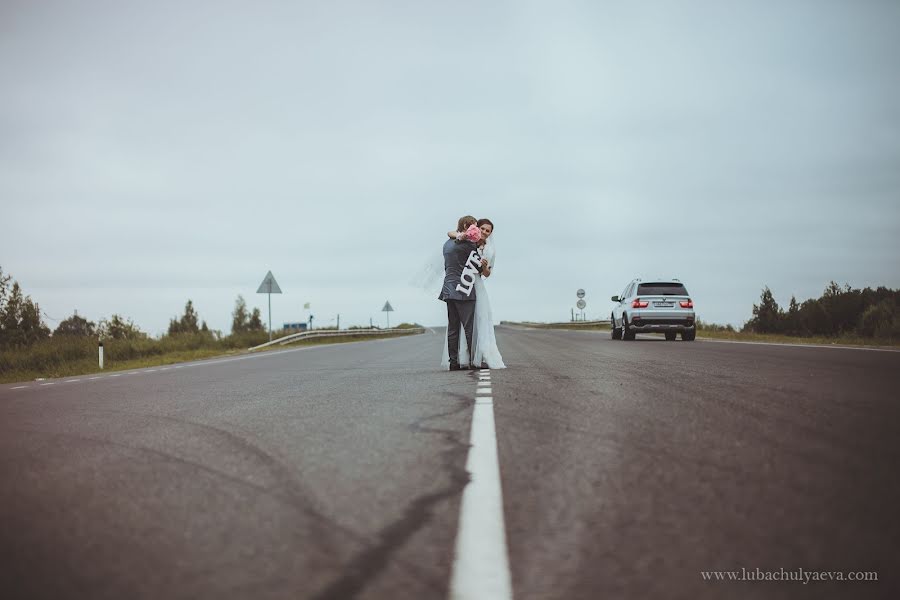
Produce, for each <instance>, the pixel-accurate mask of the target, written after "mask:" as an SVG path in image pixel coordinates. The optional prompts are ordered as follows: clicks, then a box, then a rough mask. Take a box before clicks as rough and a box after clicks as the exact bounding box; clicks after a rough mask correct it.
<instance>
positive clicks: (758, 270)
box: [0, 0, 900, 333]
mask: <svg viewBox="0 0 900 600" xmlns="http://www.w3.org/2000/svg"><path fill="white" fill-rule="evenodd" d="M898 58H900V3H897V2H890V1H883V2H879V1H875V0H870V1H865V2H849V1H844V2H827V1H822V0H815V1H809V2H795V1H788V2H751V1H749V0H748V1H745V2H728V1H709V2H669V1H660V2H597V1H586V2H559V1H553V2H520V1H509V2H481V1H479V2H474V1H471V2H466V1H462V2H422V1H411V0H410V1H406V2H341V1H336V2H334V1H332V2H317V3H305V2H286V1H285V2H262V1H257V2H222V1H216V2H208V3H204V2H189V3H184V2H160V1H154V2H140V3H138V2H123V1H119V0H117V1H108V2H96V1H86V0H85V1H79V2H64V1H57V2H36V1H30V0H29V1H15V2H10V1H9V0H2V2H0V81H2V91H0V203H2V206H0V209H2V210H0V219H2V227H0V265H2V267H3V269H4V271H6V272H8V273H11V274H12V275H13V276H14V277H15V278H16V279H18V280H19V281H20V282H21V283H22V285H23V286H24V288H25V292H26V293H28V294H30V295H31V296H32V297H33V298H34V299H35V300H37V301H38V302H39V303H40V304H41V307H42V309H43V310H44V311H45V312H46V313H47V314H48V315H49V316H50V317H53V318H55V319H61V318H64V317H66V316H68V315H71V314H72V311H73V310H74V309H78V311H79V314H82V315H84V316H87V317H88V318H91V319H94V320H96V319H99V318H100V317H103V316H109V315H110V314H112V313H114V312H116V313H120V314H123V315H125V316H128V317H131V318H133V319H134V320H135V322H136V323H137V324H138V325H140V326H141V327H142V328H143V329H144V330H146V331H149V332H151V333H160V332H162V331H164V330H165V328H166V325H167V323H168V319H169V318H170V317H172V316H175V315H177V314H180V313H181V311H182V309H183V306H184V303H185V301H186V300H187V299H188V298H192V299H193V300H194V303H195V305H196V307H197V309H198V311H199V313H200V315H201V317H202V318H204V319H206V320H207V321H208V323H209V325H210V326H211V327H213V328H217V329H223V330H225V331H226V332H227V330H228V329H229V327H230V312H231V310H232V308H233V304H234V299H235V297H236V296H237V294H239V293H240V294H243V295H244V296H245V298H247V300H248V302H249V303H251V305H254V304H255V305H257V306H260V307H262V308H263V310H264V313H265V296H257V295H256V294H255V293H254V292H255V291H256V288H257V286H258V285H259V283H260V281H261V280H262V278H263V276H264V275H265V273H266V271H267V270H269V269H271V270H272V271H273V273H274V274H275V277H276V278H277V280H278V282H279V283H280V284H281V287H282V289H284V291H285V294H284V295H282V296H276V297H273V303H272V305H273V323H274V324H276V326H277V325H279V324H280V323H281V322H283V321H286V320H302V319H305V316H306V313H305V311H303V310H302V305H303V303H304V302H311V303H312V305H313V314H315V316H316V322H317V324H327V323H328V321H329V320H330V319H333V318H334V316H335V315H336V314H338V313H340V314H341V322H342V325H351V324H362V323H368V320H369V318H370V317H374V318H375V320H376V322H381V323H383V322H384V319H383V314H382V313H380V312H379V311H380V309H381V307H382V305H383V304H384V301H385V300H387V299H390V301H391V303H392V304H393V306H394V308H395V309H396V312H395V313H393V315H392V319H391V321H392V323H396V322H399V321H402V320H403V321H418V322H420V323H424V324H439V323H440V322H441V320H442V318H443V316H444V314H445V313H444V306H443V303H440V302H438V301H437V300H436V299H435V298H434V297H432V296H430V295H427V294H425V293H424V292H423V291H422V290H421V289H418V288H417V287H416V286H413V285H410V278H411V277H413V276H414V274H415V273H416V272H417V271H419V270H420V269H421V267H422V266H423V265H425V264H426V263H428V262H429V260H430V259H431V258H433V257H434V256H435V255H436V254H438V253H439V252H440V246H441V244H442V243H443V240H444V237H443V236H444V232H445V231H446V230H447V229H451V228H453V226H454V225H455V222H456V219H457V218H458V217H459V216H461V215H463V214H466V213H471V214H474V215H476V216H478V217H488V218H490V219H491V220H493V221H494V223H495V225H496V231H497V233H496V242H497V268H496V271H495V273H494V276H493V277H492V278H491V280H490V282H489V289H490V292H491V301H492V306H493V310H494V316H495V318H496V319H497V320H498V321H499V320H501V319H503V320H525V319H530V320H564V319H567V318H568V316H569V311H570V308H571V307H572V306H573V305H574V302H575V301H576V298H575V290H576V289H577V288H579V287H583V288H585V289H586V290H587V298H586V300H587V302H588V310H587V314H588V315H589V316H591V317H605V316H608V314H609V312H610V309H611V303H610V302H609V297H610V296H611V295H614V294H617V293H619V292H620V291H621V290H622V289H623V287H624V286H625V284H626V283H627V282H628V281H629V280H630V279H631V278H632V277H635V276H643V277H644V278H652V277H656V276H677V277H680V278H681V279H682V281H684V282H685V284H686V285H687V287H688V289H689V290H690V291H691V293H692V294H693V296H694V298H695V304H696V306H697V310H698V314H699V316H700V318H702V319H705V320H709V321H716V322H722V323H725V322H730V323H733V324H736V325H738V324H741V323H742V322H743V321H744V320H746V319H748V318H749V317H750V309H751V305H752V303H753V302H754V301H756V300H757V299H758V298H759V293H760V290H761V288H762V287H763V286H764V285H769V286H770V287H771V288H772V290H773V291H774V293H775V297H776V299H777V300H778V301H779V302H780V303H782V304H786V303H787V301H788V300H789V298H790V296H791V294H796V295H797V297H798V299H800V300H802V299H805V298H808V297H811V296H818V295H819V294H820V293H821V292H822V290H823V289H824V287H825V285H826V284H827V283H828V281H829V280H831V279H835V280H837V281H838V282H841V283H843V282H847V283H850V284H851V285H853V286H855V287H863V286H867V285H868V286H876V285H887V286H890V287H900V252H898V250H900V242H898V240H900V202H898V200H900V198H898V192H900V70H898V69H897V59H898ZM47 322H48V324H49V325H51V326H55V322H54V321H52V320H49V319H48V321H47Z"/></svg>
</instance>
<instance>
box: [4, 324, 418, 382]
mask: <svg viewBox="0 0 900 600" xmlns="http://www.w3.org/2000/svg"><path fill="white" fill-rule="evenodd" d="M405 335H410V334H409V333H386V334H383V335H379V334H374V335H348V336H344V337H333V338H328V337H326V338H313V339H309V340H301V341H298V342H292V343H290V344H289V345H290V346H291V347H297V346H319V345H324V344H343V343H348V342H357V341H363V340H375V339H385V338H391V337H402V336H405ZM278 337H282V336H279V335H276V336H275V338H274V339H277V338H278ZM268 339H269V336H268V333H265V332H262V333H252V334H243V335H239V336H229V337H227V338H223V339H221V340H215V339H212V338H210V337H208V336H193V335H184V336H173V337H168V336H167V337H164V338H161V339H152V338H147V339H142V340H109V341H107V342H105V344H104V369H103V370H101V369H100V367H99V364H98V352H97V342H96V341H95V340H93V339H91V338H60V339H57V340H53V339H52V338H51V339H50V340H46V341H45V342H40V343H38V344H35V345H34V346H31V347H29V348H26V349H22V350H5V351H3V352H0V383H16V382H21V381H32V380H35V379H53V378H58V377H71V376H74V375H90V374H94V373H105V372H109V371H127V370H131V369H141V368H145V367H156V366H161V365H170V364H173V363H180V362H190V361H196V360H203V359H207V358H214V357H220V356H238V355H242V354H247V353H248V348H250V347H251V346H256V345H258V344H261V343H263V342H266V341H268ZM285 347H286V346H277V345H276V346H274V347H269V348H266V349H265V350H257V351H256V352H269V351H272V350H282V349H284V348H285Z"/></svg>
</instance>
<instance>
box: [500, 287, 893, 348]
mask: <svg viewBox="0 0 900 600" xmlns="http://www.w3.org/2000/svg"><path fill="white" fill-rule="evenodd" d="M751 314H752V317H751V318H750V320H748V321H747V322H746V323H744V325H743V326H742V327H741V328H740V329H738V328H735V327H733V326H732V325H718V324H716V323H708V322H705V321H701V320H698V321H697V335H698V336H701V337H707V338H714V339H726V340H740V341H759V342H781V343H793V344H797V343H800V344H846V345H855V346H900V290H892V289H889V288H886V287H878V288H876V289H872V288H868V287H867V288H864V289H854V288H851V287H850V286H849V285H844V286H840V285H838V284H837V283H835V282H834V281H832V282H830V283H829V284H828V286H827V287H826V288H825V291H824V292H823V293H822V295H821V296H820V297H819V298H810V299H808V300H804V301H803V302H798V301H797V299H796V298H795V297H791V300H790V303H789V305H788V308H787V310H785V309H783V308H781V307H780V306H779V305H778V303H777V302H776V301H775V298H774V296H773V294H772V291H771V290H770V289H769V288H768V286H766V287H765V288H763V290H762V294H761V295H760V299H759V304H754V305H753V308H752V310H751ZM511 324H512V323H511ZM514 324H515V325H520V326H524V327H532V328H536V329H578V330H590V329H597V330H606V331H608V330H609V321H608V320H603V321H586V322H581V321H572V322H562V323H528V322H525V323H514Z"/></svg>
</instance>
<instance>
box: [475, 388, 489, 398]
mask: <svg viewBox="0 0 900 600" xmlns="http://www.w3.org/2000/svg"><path fill="white" fill-rule="evenodd" d="M475 393H476V394H479V395H482V396H483V395H485V394H490V393H491V388H479V389H478V390H476V391H475Z"/></svg>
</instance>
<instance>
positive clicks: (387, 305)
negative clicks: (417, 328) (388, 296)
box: [381, 301, 394, 329]
mask: <svg viewBox="0 0 900 600" xmlns="http://www.w3.org/2000/svg"><path fill="white" fill-rule="evenodd" d="M381 311H382V312H383V313H384V316H385V317H387V328H388V329H390V328H391V313H392V312H394V307H393V306H391V303H390V301H387V302H385V303H384V308H382V309H381Z"/></svg>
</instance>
